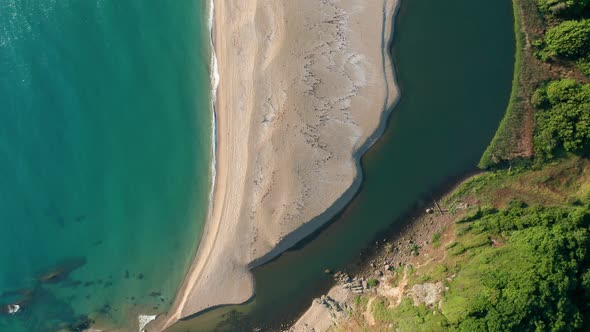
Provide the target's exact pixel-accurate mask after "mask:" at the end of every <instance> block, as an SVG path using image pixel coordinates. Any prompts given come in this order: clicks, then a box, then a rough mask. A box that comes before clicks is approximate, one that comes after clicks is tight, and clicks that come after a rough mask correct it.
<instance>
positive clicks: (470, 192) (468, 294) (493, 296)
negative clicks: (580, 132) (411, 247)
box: [371, 157, 590, 331]
mask: <svg viewBox="0 0 590 332" xmlns="http://www.w3.org/2000/svg"><path fill="white" fill-rule="evenodd" d="M470 197H471V198H474V197H477V198H478V199H479V200H480V204H479V205H478V206H473V207H472V208H471V209H470V210H469V211H467V212H463V213H462V215H460V216H458V217H457V219H456V220H455V223H454V225H453V227H454V233H455V237H454V239H453V240H452V242H450V243H440V245H441V246H444V248H445V252H446V254H445V255H444V256H443V259H442V260H434V262H436V263H430V264H424V265H422V266H420V267H414V268H412V271H409V270H408V271H406V272H407V273H406V275H407V279H406V281H407V289H411V287H412V286H413V285H415V284H420V283H424V282H429V283H437V282H441V283H443V285H444V286H445V287H448V288H447V290H446V291H445V292H444V293H443V294H442V302H441V304H440V305H438V304H436V305H434V306H425V305H417V306H415V305H414V303H413V301H412V300H411V298H409V297H406V298H404V299H403V300H402V302H401V304H400V305H398V306H390V303H389V302H388V299H386V298H376V299H375V300H374V301H373V302H372V304H371V312H372V315H373V317H374V318H375V321H376V322H377V324H378V326H389V324H392V325H393V330H400V331H574V330H587V329H589V328H590V251H589V250H590V161H588V160H586V159H582V158H579V157H571V158H567V159H564V160H561V161H559V162H557V163H553V164H547V165H543V166H541V167H540V168H539V169H534V170H532V169H528V170H519V171H508V170H500V171H496V172H489V173H485V174H482V175H479V176H476V177H474V178H472V179H471V180H469V181H467V182H465V183H464V184H463V185H461V186H460V187H459V188H458V189H457V190H456V191H455V192H454V193H453V194H451V195H450V196H449V198H448V200H447V202H446V204H450V203H451V201H464V200H466V199H468V198H470ZM438 240H439V241H442V239H441V238H440V237H438ZM410 272H411V273H410ZM391 284H392V285H393V282H391Z"/></svg>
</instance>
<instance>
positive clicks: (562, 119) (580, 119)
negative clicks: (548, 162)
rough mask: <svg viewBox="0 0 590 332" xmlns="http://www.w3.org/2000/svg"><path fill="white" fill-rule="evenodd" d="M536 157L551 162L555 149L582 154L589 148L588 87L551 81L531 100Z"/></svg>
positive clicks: (561, 81)
mask: <svg viewBox="0 0 590 332" xmlns="http://www.w3.org/2000/svg"><path fill="white" fill-rule="evenodd" d="M533 104H534V106H535V107H537V108H538V109H539V111H538V112H537V114H536V117H537V128H536V130H535V149H536V152H537V156H538V157H540V158H543V159H551V158H552V157H553V155H554V153H555V151H556V150H557V149H558V148H563V149H564V150H565V151H567V152H571V153H578V154H579V153H585V152H587V151H588V149H589V148H590V84H579V83H577V82H576V81H575V80H573V79H562V80H558V81H553V82H551V83H549V84H547V86H544V87H541V88H539V89H538V90H537V91H536V92H535V95H534V96H533Z"/></svg>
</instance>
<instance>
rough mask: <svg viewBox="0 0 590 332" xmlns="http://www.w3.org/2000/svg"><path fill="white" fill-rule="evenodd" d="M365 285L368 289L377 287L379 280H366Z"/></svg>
mask: <svg viewBox="0 0 590 332" xmlns="http://www.w3.org/2000/svg"><path fill="white" fill-rule="evenodd" d="M367 285H368V286H369V287H370V288H374V287H377V285H379V280H377V279H375V278H371V279H369V280H367Z"/></svg>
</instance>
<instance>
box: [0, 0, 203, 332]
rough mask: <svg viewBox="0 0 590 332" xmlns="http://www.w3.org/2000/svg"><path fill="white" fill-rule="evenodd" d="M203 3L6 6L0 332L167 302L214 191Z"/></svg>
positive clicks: (86, 1) (98, 0)
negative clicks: (14, 307)
mask: <svg viewBox="0 0 590 332" xmlns="http://www.w3.org/2000/svg"><path fill="white" fill-rule="evenodd" d="M207 6H208V4H207V2H206V1H202V0H182V1H180V0H178V1H167V0H153V1H143V0H124V1H121V0H34V1H33V0H30V1H29V0H0V244H1V245H2V249H1V250H0V331H11V332H21V331H27V332H28V331H34V332H43V331H55V330H56V329H57V328H59V327H60V326H64V324H75V323H76V322H79V321H80V319H81V318H80V315H88V314H91V315H92V316H93V317H96V318H97V319H99V320H101V321H109V322H111V323H113V322H114V323H115V324H123V325H126V324H129V322H133V320H134V318H133V317H134V316H135V315H136V314H137V313H156V312H162V311H165V310H166V309H167V308H168V306H169V305H170V302H171V301H172V299H173V297H174V293H175V291H176V289H177V287H178V286H179V284H180V282H181V281H182V278H183V276H184V274H185V272H186V270H187V268H188V265H189V263H190V259H191V256H192V254H193V253H194V250H195V248H196V245H197V242H198V237H199V233H200V230H201V227H202V224H203V222H204V219H205V215H206V212H207V206H208V199H209V191H210V180H211V179H210V167H211V157H212V153H211V110H210V79H209V77H210V76H209V70H210V69H209V63H210V55H209V52H210V48H209V35H208V33H209V32H208V23H207V20H208V15H209V12H208V8H207ZM10 303H20V304H21V310H20V311H19V312H18V313H16V314H15V315H9V314H7V313H6V305H7V304H10Z"/></svg>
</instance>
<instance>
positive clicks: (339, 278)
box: [285, 169, 485, 332]
mask: <svg viewBox="0 0 590 332" xmlns="http://www.w3.org/2000/svg"><path fill="white" fill-rule="evenodd" d="M484 173H485V171H481V170H479V169H473V170H469V171H466V172H464V173H463V174H462V175H458V176H453V177H450V178H449V179H448V180H447V181H445V183H443V184H441V185H440V186H439V187H437V188H435V189H434V190H433V191H432V192H431V193H430V194H425V195H424V198H423V199H421V200H420V201H419V202H417V203H416V204H415V205H414V206H413V207H412V208H411V209H410V210H409V211H408V212H407V213H405V214H404V215H402V216H400V217H399V218H398V220H402V221H403V222H401V223H398V222H394V223H392V226H391V227H390V228H389V229H387V230H385V231H383V232H381V233H379V234H377V235H376V236H375V238H374V241H373V243H374V245H371V246H370V247H368V248H366V249H365V250H363V251H362V252H361V257H362V258H359V259H358V260H357V261H355V262H351V263H350V264H349V265H348V266H346V267H345V268H343V269H341V270H338V271H337V272H335V273H334V274H333V278H334V283H333V286H332V287H330V288H329V289H328V290H327V291H326V292H325V293H323V294H322V295H320V296H319V297H317V298H314V299H313V300H312V301H310V302H311V303H310V304H309V306H308V307H307V308H306V309H305V310H304V311H303V312H301V313H299V314H298V315H297V319H295V320H293V321H290V322H285V326H288V329H286V330H285V332H307V331H311V330H313V331H317V332H320V331H328V330H330V328H332V327H341V328H345V329H346V328H352V327H350V326H348V325H347V323H348V320H350V318H351V316H349V315H348V314H346V313H345V311H346V310H350V311H351V312H352V311H353V310H354V308H355V306H356V302H357V301H358V300H357V298H358V296H378V295H380V296H390V297H391V296H393V297H394V298H396V296H399V295H397V293H396V290H394V291H392V290H391V288H384V287H380V286H381V284H382V283H383V282H385V281H386V280H387V279H388V278H391V277H392V275H391V273H392V271H394V270H395V269H396V268H400V267H404V266H406V265H407V264H410V262H412V261H413V260H415V259H416V258H418V257H416V256H415V255H413V253H412V251H411V249H408V248H411V246H412V244H418V245H419V246H420V248H424V250H421V254H420V255H421V256H420V257H419V258H420V259H422V257H424V256H427V257H429V256H430V253H429V251H431V249H430V250H428V249H427V248H428V245H429V242H430V241H431V240H432V236H433V234H434V233H437V232H438V233H439V234H441V235H442V236H443V237H445V238H447V237H451V236H452V234H449V233H450V232H449V228H448V227H449V225H450V224H451V223H452V222H453V221H454V220H456V219H457V218H458V216H460V215H462V214H463V213H465V212H464V210H465V209H466V207H465V208H463V207H462V208H456V209H457V211H456V212H455V214H453V213H449V207H450V203H449V199H450V198H451V197H452V196H453V194H454V193H455V192H456V191H457V190H458V189H459V188H460V187H461V186H462V185H463V184H465V183H467V182H468V181H470V180H471V179H473V178H475V177H477V176H479V175H481V174H484ZM428 199H432V201H429V200H428ZM434 202H437V203H436V204H439V205H436V204H434ZM463 204H466V206H477V205H478V202H477V200H467V201H465V202H464V203H463ZM437 206H440V208H441V209H442V211H443V213H440V212H439V210H438V207H437ZM428 209H432V210H433V212H432V213H428V212H426V211H425V210H428ZM424 251H426V252H427V253H426V254H424ZM371 279H374V280H379V281H380V283H378V285H377V286H376V287H375V286H373V287H371V286H369V285H368V281H369V280H371ZM355 287H356V289H355ZM382 288H383V289H382ZM400 298H401V297H400ZM344 309H345V310H344ZM343 310H344V311H343Z"/></svg>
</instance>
